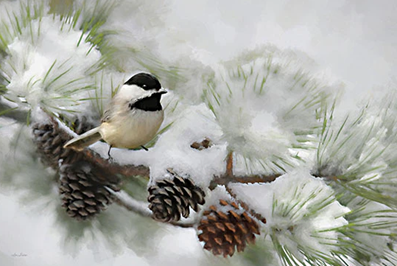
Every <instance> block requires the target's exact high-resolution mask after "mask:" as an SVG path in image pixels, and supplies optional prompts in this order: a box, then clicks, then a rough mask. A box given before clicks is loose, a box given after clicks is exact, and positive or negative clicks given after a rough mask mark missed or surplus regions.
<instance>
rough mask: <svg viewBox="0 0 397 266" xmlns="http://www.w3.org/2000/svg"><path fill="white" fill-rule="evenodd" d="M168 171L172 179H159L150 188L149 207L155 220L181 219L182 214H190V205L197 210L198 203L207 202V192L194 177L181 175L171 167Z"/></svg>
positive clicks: (172, 220) (184, 215)
mask: <svg viewBox="0 0 397 266" xmlns="http://www.w3.org/2000/svg"><path fill="white" fill-rule="evenodd" d="M167 171H168V173H170V174H171V177H172V179H169V178H165V179H163V180H159V181H157V182H156V184H155V185H152V186H150V187H149V188H148V191H149V196H148V201H149V203H150V204H149V208H150V210H151V211H152V212H153V218H154V219H155V220H159V221H162V222H170V221H171V222H175V221H179V220H180V219H181V216H183V217H184V218H187V217H188V216H189V214H190V210H189V207H190V208H192V209H193V210H194V211H196V212H197V211H198V205H203V204H204V203H205V199H204V198H205V193H204V191H203V190H202V189H201V188H199V187H198V186H196V185H195V184H194V182H193V180H192V179H190V178H188V177H181V176H179V175H177V174H176V173H175V172H173V171H172V170H171V169H168V170H167Z"/></svg>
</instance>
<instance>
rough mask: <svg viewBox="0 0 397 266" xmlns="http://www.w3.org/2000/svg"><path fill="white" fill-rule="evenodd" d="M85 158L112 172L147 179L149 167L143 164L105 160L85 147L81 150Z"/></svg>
mask: <svg viewBox="0 0 397 266" xmlns="http://www.w3.org/2000/svg"><path fill="white" fill-rule="evenodd" d="M82 152H83V153H84V155H85V157H86V158H87V159H89V160H90V161H92V162H94V163H96V164H98V165H101V166H102V167H104V168H106V169H107V170H109V171H110V172H111V173H112V174H121V175H124V176H143V177H145V178H147V179H149V175H150V170H149V167H147V166H144V165H138V166H136V165H119V164H117V163H114V162H112V161H110V160H106V159H104V158H102V157H101V156H99V155H98V154H97V153H96V152H94V151H93V150H91V149H85V150H83V151H82Z"/></svg>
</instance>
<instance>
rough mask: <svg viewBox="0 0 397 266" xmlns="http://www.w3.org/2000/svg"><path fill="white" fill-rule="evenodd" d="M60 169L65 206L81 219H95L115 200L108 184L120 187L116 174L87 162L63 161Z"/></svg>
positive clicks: (68, 211)
mask: <svg viewBox="0 0 397 266" xmlns="http://www.w3.org/2000/svg"><path fill="white" fill-rule="evenodd" d="M59 171H60V181H59V192H60V195H61V199H62V207H63V208H65V209H66V212H67V213H68V215H69V216H71V217H73V218H75V219H77V220H87V219H89V218H92V217H94V216H95V215H96V214H98V213H100V212H101V211H103V210H104V209H105V208H106V206H107V205H109V204H111V203H112V199H113V195H112V194H111V192H109V190H108V189H107V188H106V187H108V188H110V189H112V190H114V191H118V190H120V189H119V187H118V184H119V179H118V178H117V177H116V176H114V175H111V174H110V173H107V171H106V169H103V168H100V167H98V166H95V165H93V164H92V163H89V162H87V161H78V162H75V163H73V164H62V166H61V167H60V169H59Z"/></svg>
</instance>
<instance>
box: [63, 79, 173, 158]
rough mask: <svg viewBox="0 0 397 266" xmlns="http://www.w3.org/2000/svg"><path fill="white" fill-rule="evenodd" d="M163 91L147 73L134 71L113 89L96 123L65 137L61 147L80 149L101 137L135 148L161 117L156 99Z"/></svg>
mask: <svg viewBox="0 0 397 266" xmlns="http://www.w3.org/2000/svg"><path fill="white" fill-rule="evenodd" d="M165 93H167V91H166V90H165V89H164V88H162V86H161V84H160V82H159V81H158V79H157V78H156V77H155V76H154V75H152V74H149V73H144V72H141V73H138V74H135V75H133V76H132V77H131V78H130V79H128V80H127V81H126V82H125V83H124V84H123V85H122V86H121V87H120V89H119V90H118V91H117V93H116V94H115V95H114V97H113V98H112V100H111V101H110V103H109V105H108V107H107V108H106V110H105V112H104V113H103V116H102V119H101V124H100V126H98V127H96V128H94V129H91V130H89V131H87V132H85V133H83V134H81V135H79V136H77V137H75V138H73V139H71V140H70V141H68V142H67V143H66V144H65V145H64V146H63V147H64V148H68V149H73V150H76V151H82V150H83V149H84V148H85V147H87V146H89V145H91V144H93V143H95V142H97V141H99V140H101V139H103V140H104V141H105V142H106V143H108V144H109V150H108V156H109V158H111V156H110V150H111V148H113V147H115V148H126V149H135V148H139V147H142V148H144V149H145V150H147V149H146V147H144V146H143V145H144V144H146V143H148V142H149V141H150V140H151V139H153V138H154V136H155V135H156V133H157V131H158V129H159V128H160V126H161V124H162V122H163V120H164V110H163V108H162V106H161V103H160V100H161V96H162V95H163V94H165Z"/></svg>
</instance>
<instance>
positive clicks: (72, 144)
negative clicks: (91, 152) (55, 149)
mask: <svg viewBox="0 0 397 266" xmlns="http://www.w3.org/2000/svg"><path fill="white" fill-rule="evenodd" d="M101 138H102V136H101V134H100V133H99V127H96V128H93V129H91V130H89V131H87V132H85V133H84V134H81V135H80V136H77V137H75V138H73V139H71V140H69V141H68V142H67V143H66V144H65V145H64V146H63V147H64V148H68V149H73V150H76V151H81V150H83V149H84V148H85V147H87V146H89V145H91V144H93V143H95V142H97V141H98V140H100V139H101Z"/></svg>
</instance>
